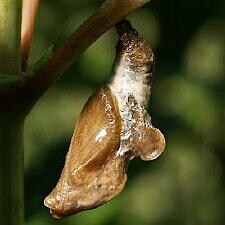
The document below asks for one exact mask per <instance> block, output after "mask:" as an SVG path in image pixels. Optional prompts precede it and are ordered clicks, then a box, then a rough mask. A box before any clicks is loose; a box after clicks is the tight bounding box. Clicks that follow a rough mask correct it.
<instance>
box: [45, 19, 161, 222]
mask: <svg viewBox="0 0 225 225" xmlns="http://www.w3.org/2000/svg"><path fill="white" fill-rule="evenodd" d="M116 28H117V31H118V34H119V41H118V43H117V46H116V50H117V51H116V58H115V61H114V65H113V70H112V74H111V79H110V82H109V84H108V85H106V86H105V87H102V88H99V89H98V90H97V91H96V92H95V93H94V94H93V95H92V96H91V97H90V98H89V100H88V102H87V103H86V104H85V106H84V108H83V110H82V112H81V114H80V116H79V119H78V121H77V124H76V127H75V130H74V134H73V137H72V140H71V144H70V148H69V151H68V153H67V156H66V162H65V165H64V168H63V171H62V174H61V177H60V179H59V181H58V183H57V185H56V187H55V188H54V189H53V191H52V192H51V193H50V195H49V196H47V197H46V199H45V201H44V204H45V205H46V206H47V207H48V208H50V211H51V213H52V215H53V217H55V218H62V217H65V216H69V215H72V214H75V213H78V212H80V211H83V210H86V209H92V208H95V207H98V206H100V205H102V204H104V203H106V202H107V201H109V200H111V199H112V198H114V197H115V196H117V195H118V194H119V193H120V192H121V191H122V190H123V188H124V185H125V183H126V180H127V175H126V165H127V162H128V161H129V160H131V159H132V158H133V157H136V156H140V157H141V159H143V160H153V159H155V158H157V157H158V156H159V155H160V154H161V153H162V152H163V151H164V148H165V139H164V136H163V135H162V133H161V132H160V130H158V129H157V128H154V127H153V126H152V124H151V117H150V116H149V114H148V112H147V110H146V108H147V104H148V100H149V97H150V89H151V82H152V77H153V67H154V65H153V64H154V55H153V51H152V49H151V47H150V46H149V44H148V43H146V42H145V40H144V39H143V38H142V37H141V36H139V35H138V33H137V31H136V30H135V29H134V28H132V26H131V24H130V22H129V21H127V20H123V21H121V22H120V23H118V24H117V25H116Z"/></svg>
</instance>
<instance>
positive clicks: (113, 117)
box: [44, 87, 127, 218]
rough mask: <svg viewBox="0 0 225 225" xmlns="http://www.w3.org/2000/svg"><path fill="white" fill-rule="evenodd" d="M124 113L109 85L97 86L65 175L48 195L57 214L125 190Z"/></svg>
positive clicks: (86, 206) (82, 117)
mask: <svg viewBox="0 0 225 225" xmlns="http://www.w3.org/2000/svg"><path fill="white" fill-rule="evenodd" d="M120 129H121V123H120V116H119V114H118V109H117V105H116V102H115V99H114V97H113V96H112V95H111V92H110V89H109V88H108V87H105V88H101V89H99V90H97V91H96V92H95V93H94V94H93V96H91V97H90V99H89V100H88V102H87V103H86V105H85V106H84V108H83V110H82V112H81V114H80V117H79V119H78V122H77V125H76V128H75V131H74V134H73V137H72V140H71V145H70V149H69V152H68V154H67V156H66V162H65V166H64V168H63V171H62V174H61V178H60V180H59V182H58V184H57V185H56V187H55V189H54V190H53V191H52V193H51V194H50V195H49V196H48V197H47V198H46V199H45V202H44V203H45V205H46V206H47V207H49V208H50V209H51V213H52V215H53V217H56V218H61V217H65V216H68V215H71V214H74V213H77V212H79V211H82V210H85V209H90V208H95V207H97V206H99V205H101V204H103V203H105V202H106V201H109V200H110V199H112V198H113V197H115V196H116V195H117V194H118V193H119V192H121V191H122V190H123V187H124V185H125V182H126V179H127V176H126V174H125V161H124V158H122V157H118V156H116V154H115V153H116V151H117V149H118V148H119V142H120Z"/></svg>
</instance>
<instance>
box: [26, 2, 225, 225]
mask: <svg viewBox="0 0 225 225" xmlns="http://www.w3.org/2000/svg"><path fill="white" fill-rule="evenodd" d="M183 3H184V2H182V4H181V3H180V2H179V1H175V2H165V1H152V2H151V3H150V4H149V5H148V6H146V7H144V8H142V9H140V10H138V11H137V12H134V13H133V14H132V15H131V16H130V20H131V22H132V23H133V24H134V26H135V27H137V29H138V31H139V33H140V34H143V36H144V37H145V38H146V39H147V40H148V41H149V42H150V43H153V48H154V49H155V53H156V77H155V80H154V82H153V90H152V97H151V102H150V108H149V109H150V112H151V115H152V120H153V124H154V125H155V126H156V127H159V128H160V129H161V130H162V131H163V133H164V134H165V137H166V140H167V146H166V152H165V153H164V154H163V155H162V156H161V157H160V158H159V159H157V160H156V161H152V162H142V161H140V160H138V159H135V160H133V162H131V164H130V167H129V170H128V183H127V185H126V187H125V190H124V191H123V192H122V193H121V194H120V195H119V196H118V197H117V198H116V199H114V200H113V201H111V202H110V203H107V204H106V205H103V206H101V207H100V208H97V209H94V210H91V211H86V212H82V213H80V214H78V215H76V216H72V217H70V218H67V219H64V220H60V221H56V220H54V219H52V218H51V217H50V215H49V213H48V210H47V209H46V208H44V206H43V199H44V197H45V196H46V195H47V194H48V193H49V192H50V190H51V189H52V188H53V186H54V185H55V184H56V182H57V179H58V178H59V176H60V172H61V169H62V166H63V163H64V158H65V155H66V152H67V150H68V146H69V142H70V138H71V135H72V132H73V128H74V125H75V121H76V118H77V116H78V115H79V112H80V111H81V109H82V107H83V105H84V103H85V101H86V100H87V98H88V96H90V95H91V93H92V92H93V91H94V89H95V88H96V87H97V86H100V85H103V84H104V83H105V82H106V81H107V80H108V76H109V73H110V70H111V65H112V62H113V58H114V55H115V48H114V47H115V44H116V40H117V36H116V32H115V31H114V30H111V31H109V32H107V33H106V34H105V35H103V37H101V38H100V39H99V40H98V41H97V42H96V43H94V44H93V45H92V46H91V47H90V48H89V49H88V50H87V51H86V52H85V53H84V54H83V55H82V56H81V57H80V59H79V60H78V61H77V62H75V64H74V65H73V66H72V67H71V68H70V69H69V70H68V71H67V72H66V74H65V75H64V76H63V77H62V78H61V79H60V80H59V82H57V83H56V84H55V85H54V86H53V87H52V88H50V90H49V91H48V92H47V94H46V95H44V96H43V98H42V99H41V100H40V101H39V102H38V103H37V105H36V106H35V108H34V109H33V111H32V112H31V114H30V116H29V118H28V119H27V121H26V129H25V137H26V138H25V139H26V143H25V146H26V151H25V153H26V154H25V166H26V167H25V169H26V182H25V189H26V192H25V195H26V196H25V197H26V212H27V214H26V218H27V220H26V221H27V224H28V225H36V224H42V225H52V224H60V225H72V224H82V225H90V224H92V225H95V224H96V225H107V224H111V225H119V224H129V225H136V224H138V225H150V224H154V225H167V224H168V225H169V224H173V225H175V224H179V225H180V224H184V225H193V224H198V225H211V224H217V225H222V224H224V208H225V187H224V176H225V152H224V149H225V147H224V146H225V141H224V108H225V102H224V98H225V92H224V77H225V76H224V74H225V67H224V52H225V51H224V45H225V44H224V39H225V34H224V25H225V15H224V10H225V8H224V4H222V3H223V1H222V0H220V1H218V4H217V5H214V6H213V7H212V2H211V1H208V0H207V1H199V2H196V1H188V2H185V6H184V5H183ZM170 4H171V5H170ZM172 4H173V5H172ZM97 5H99V2H98V1H91V0H86V1H81V0H77V1H72V0H66V1H63V0H58V1H43V2H42V4H41V7H40V13H39V17H38V24H37V32H36V33H35V37H34V43H33V49H32V52H33V56H34V57H33V58H32V61H34V58H37V56H38V55H40V54H41V52H43V50H44V49H46V48H47V46H49V44H50V43H52V41H55V45H57V44H58V43H59V42H61V41H62V40H64V39H65V38H66V37H67V36H68V34H69V32H72V30H74V28H75V27H77V26H78V25H79V23H81V22H82V21H83V20H84V19H85V18H86V16H87V15H89V14H90V12H91V11H93V9H95V8H96V7H97ZM62 8H63V10H62ZM222 11H223V14H222V15H221V13H220V12H222Z"/></svg>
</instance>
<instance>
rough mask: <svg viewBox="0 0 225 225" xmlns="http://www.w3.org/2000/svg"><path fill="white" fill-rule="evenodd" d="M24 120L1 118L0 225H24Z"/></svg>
mask: <svg viewBox="0 0 225 225" xmlns="http://www.w3.org/2000/svg"><path fill="white" fill-rule="evenodd" d="M23 125H24V120H23V119H18V118H15V117H14V118H13V117H4V116H2V115H1V116H0V224H4V225H23V224H24V199H23V197H24V188H23V177H24V173H23Z"/></svg>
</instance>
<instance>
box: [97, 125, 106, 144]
mask: <svg viewBox="0 0 225 225" xmlns="http://www.w3.org/2000/svg"><path fill="white" fill-rule="evenodd" d="M106 135H107V131H106V129H105V128H103V129H101V131H100V132H99V133H98V134H97V135H96V137H95V141H98V142H102V140H103V138H104V137H106Z"/></svg>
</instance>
